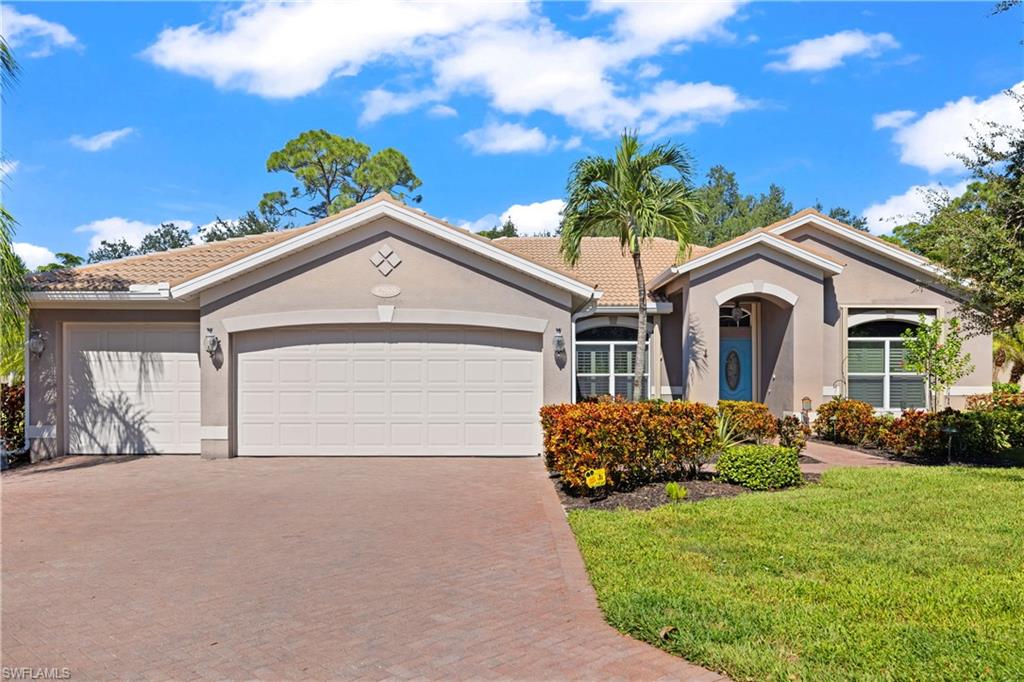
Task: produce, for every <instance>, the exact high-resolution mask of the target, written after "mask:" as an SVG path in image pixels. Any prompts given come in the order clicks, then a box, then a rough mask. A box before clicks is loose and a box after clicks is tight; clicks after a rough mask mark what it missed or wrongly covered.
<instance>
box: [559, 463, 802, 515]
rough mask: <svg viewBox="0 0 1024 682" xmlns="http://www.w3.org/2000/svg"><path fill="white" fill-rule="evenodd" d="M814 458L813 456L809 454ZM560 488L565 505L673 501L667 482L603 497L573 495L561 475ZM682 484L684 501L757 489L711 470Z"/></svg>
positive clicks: (645, 505)
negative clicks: (718, 477)
mask: <svg viewBox="0 0 1024 682" xmlns="http://www.w3.org/2000/svg"><path fill="white" fill-rule="evenodd" d="M808 459H810V458H808ZM819 478H820V477H819V476H818V475H817V474H804V480H806V481H807V482H808V483H816V482H817V481H818V480H819ZM551 482H552V483H553V484H554V486H555V490H556V491H557V492H558V497H559V499H560V500H561V501H562V506H563V507H565V509H567V510H568V509H622V508H625V509H636V510H646V509H653V508H654V507H660V506H661V505H663V504H669V503H670V502H671V501H672V500H670V499H668V496H667V495H665V482H657V483H648V484H647V485H644V486H640V487H639V488H634V489H633V490H621V491H612V492H609V493H607V494H606V495H604V496H600V497H581V496H575V495H570V494H569V493H567V492H566V491H565V489H564V488H562V485H561V483H560V482H559V480H558V479H557V478H553V479H551ZM679 483H680V485H682V486H683V487H685V488H686V499H685V500H683V502H682V503H684V504H685V503H687V502H700V501H701V500H708V499H713V498H716V497H735V496H736V495H742V494H743V493H750V492H754V491H753V490H750V489H749V488H744V487H743V486H741V485H733V484H732V483H724V482H722V481H716V480H715V479H714V478H713V477H712V475H711V474H703V475H702V476H701V478H699V479H696V480H693V481H680V482H679Z"/></svg>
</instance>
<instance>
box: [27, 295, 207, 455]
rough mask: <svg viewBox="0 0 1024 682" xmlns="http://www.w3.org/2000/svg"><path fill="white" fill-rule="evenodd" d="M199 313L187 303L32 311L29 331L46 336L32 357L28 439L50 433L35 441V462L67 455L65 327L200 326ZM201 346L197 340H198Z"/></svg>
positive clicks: (33, 442) (38, 309) (29, 369)
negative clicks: (101, 324)
mask: <svg viewBox="0 0 1024 682" xmlns="http://www.w3.org/2000/svg"><path fill="white" fill-rule="evenodd" d="M198 320H199V311H198V310H197V309H196V308H194V307H192V306H191V305H190V304H188V303H171V304H163V305H162V306H161V307H160V308H159V309H154V308H134V307H132V308H126V307H119V308H110V307H97V308H92V307H90V308H85V307H75V308H39V307H37V308H33V309H32V311H31V314H30V316H29V325H30V329H33V330H38V331H40V332H41V333H42V334H43V338H44V339H45V341H46V348H45V350H44V351H43V353H42V355H40V356H39V357H34V356H31V355H30V356H29V359H28V362H29V367H28V374H27V377H28V393H29V399H28V414H27V415H26V420H25V427H26V432H27V433H28V435H30V436H32V435H33V434H36V433H50V434H52V436H50V435H48V436H41V437H35V438H33V439H32V453H31V458H32V461H38V460H40V459H46V458H49V457H56V456H60V455H63V454H64V453H65V443H66V440H67V434H66V432H65V428H66V423H65V420H66V417H65V414H64V409H63V405H64V395H63V390H64V388H63V384H64V382H63V380H62V379H63V376H64V373H65V368H64V338H63V336H64V334H63V329H64V325H65V324H66V323H73V322H92V323H95V322H126V323H127V322H197V321H198ZM197 343H198V340H197Z"/></svg>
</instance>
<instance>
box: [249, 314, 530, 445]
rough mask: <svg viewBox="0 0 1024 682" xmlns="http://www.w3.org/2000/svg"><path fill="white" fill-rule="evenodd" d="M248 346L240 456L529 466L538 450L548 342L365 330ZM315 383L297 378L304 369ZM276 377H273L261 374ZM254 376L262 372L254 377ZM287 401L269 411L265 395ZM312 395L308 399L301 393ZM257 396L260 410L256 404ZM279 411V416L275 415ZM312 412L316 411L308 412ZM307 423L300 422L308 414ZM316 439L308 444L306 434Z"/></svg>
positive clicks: (254, 339)
mask: <svg viewBox="0 0 1024 682" xmlns="http://www.w3.org/2000/svg"><path fill="white" fill-rule="evenodd" d="M273 342H275V343H279V344H281V346H280V349H277V348H275V347H273V346H272V345H271V344H270V342H269V341H268V334H267V333H266V332H256V333H251V334H244V335H241V336H240V337H239V338H238V339H237V340H236V342H235V344H234V346H235V348H236V349H237V352H238V365H237V366H238V367H239V382H238V390H239V399H238V403H237V404H238V405H239V411H238V412H239V413H238V432H239V437H238V444H239V445H238V451H239V454H242V455H247V454H248V455H257V454H321V455H330V454H357V455H362V454H366V455H375V454H376V455H387V454H402V455H417V454H423V455H430V454H434V455H460V454H461V455H508V454H518V455H532V454H536V453H537V452H538V451H539V450H540V428H539V423H538V418H537V410H538V408H539V407H540V404H541V371H542V370H541V355H540V346H541V339H540V337H539V335H538V334H527V333H521V332H506V331H500V330H493V329H460V328H439V327H397V326H387V327H385V326H380V327H377V326H372V327H370V326H368V327H360V328H357V329H330V328H326V329H316V330H308V329H304V330H298V329H295V330H279V331H277V332H275V333H274V334H273ZM300 357H301V358H303V359H304V360H306V361H308V362H309V363H310V366H311V367H312V369H313V371H312V376H311V377H308V378H302V379H298V377H305V375H304V374H302V373H301V372H300V371H292V372H291V373H290V374H289V379H290V380H289V381H288V382H285V381H282V380H281V378H282V377H284V376H285V373H286V372H288V371H289V370H290V369H291V368H293V367H297V366H298V365H288V364H287V363H296V362H298V361H299V360H298V359H299V358H300ZM254 358H258V359H259V361H260V362H270V363H272V364H273V365H274V369H273V370H272V371H270V370H268V369H267V368H265V367H258V366H256V365H253V364H252V360H253V359H254ZM253 370H255V371H253ZM268 381H269V382H270V385H271V386H272V388H271V392H274V393H279V394H281V396H280V397H281V399H280V400H279V401H276V402H269V403H268V402H266V401H264V400H263V399H262V394H263V393H265V392H267V386H268V384H267V382H268ZM303 383H305V390H304V391H302V392H301V393H302V395H299V391H298V390H297V389H296V387H297V386H299V385H300V384H303ZM250 393H256V394H258V395H259V396H261V397H260V398H258V399H257V400H255V401H254V400H251V396H250V395H249V394H250ZM269 405H273V406H274V414H267V413H266V411H265V410H266V408H267V406H269ZM307 408H312V409H311V411H308V409H307ZM300 413H301V414H302V415H303V416H302V417H301V418H300V417H299V414H300ZM302 429H304V430H305V433H306V434H308V435H309V438H308V439H303V438H302V437H301V434H300V433H299V431H301V430H302Z"/></svg>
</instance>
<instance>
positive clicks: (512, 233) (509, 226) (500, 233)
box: [477, 218, 519, 239]
mask: <svg viewBox="0 0 1024 682" xmlns="http://www.w3.org/2000/svg"><path fill="white" fill-rule="evenodd" d="M477 234H478V235H480V236H481V237H487V238H488V239H497V238H498V237H518V236H519V231H518V230H517V229H516V225H515V223H513V222H512V218H505V222H503V223H502V224H501V225H496V226H494V227H492V228H491V229H489V230H481V231H480V232H477Z"/></svg>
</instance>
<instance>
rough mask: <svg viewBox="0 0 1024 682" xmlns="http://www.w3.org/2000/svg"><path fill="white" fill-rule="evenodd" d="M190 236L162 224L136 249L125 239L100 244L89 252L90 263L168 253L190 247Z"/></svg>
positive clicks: (186, 232) (180, 228)
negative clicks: (156, 252) (160, 252)
mask: <svg viewBox="0 0 1024 682" xmlns="http://www.w3.org/2000/svg"><path fill="white" fill-rule="evenodd" d="M192 243H193V242H192V236H191V235H190V234H189V233H188V230H186V229H185V228H183V227H179V226H178V225H175V224H174V223H163V224H161V225H160V227H158V228H156V229H155V230H153V231H152V232H150V233H149V234H147V235H145V236H144V237H143V238H142V241H141V242H140V243H139V246H138V247H133V246H132V245H131V244H129V243H128V241H127V240H125V239H118V240H116V241H107V240H106V239H104V240H103V241H101V242H100V245H99V247H97V248H95V249H93V250H92V251H90V252H89V256H88V260H89V262H90V263H99V262H100V261H105V260H114V259H116V258H126V257H128V256H141V255H143V254H146V253H153V252H155V251H168V250H170V249H180V248H183V247H185V246H192Z"/></svg>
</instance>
